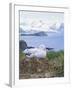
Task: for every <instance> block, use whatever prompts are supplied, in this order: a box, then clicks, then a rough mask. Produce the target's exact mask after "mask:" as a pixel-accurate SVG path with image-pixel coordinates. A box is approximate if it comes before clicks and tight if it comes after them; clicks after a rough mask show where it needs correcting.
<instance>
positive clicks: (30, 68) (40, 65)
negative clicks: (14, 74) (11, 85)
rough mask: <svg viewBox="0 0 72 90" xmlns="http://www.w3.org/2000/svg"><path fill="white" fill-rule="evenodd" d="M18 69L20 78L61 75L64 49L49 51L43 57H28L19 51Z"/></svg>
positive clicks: (62, 72)
mask: <svg viewBox="0 0 72 90" xmlns="http://www.w3.org/2000/svg"><path fill="white" fill-rule="evenodd" d="M19 70H20V74H19V75H20V76H19V77H20V79H24V78H50V77H63V76H64V51H50V52H48V53H47V56H46V58H45V59H37V58H35V57H33V58H30V59H29V58H27V57H26V56H25V54H24V53H22V51H20V56H19Z"/></svg>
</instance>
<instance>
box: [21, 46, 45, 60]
mask: <svg viewBox="0 0 72 90" xmlns="http://www.w3.org/2000/svg"><path fill="white" fill-rule="evenodd" d="M23 53H25V54H26V57H28V58H32V57H36V58H45V57H46V48H45V45H40V46H39V47H37V48H30V49H25V50H24V51H23Z"/></svg>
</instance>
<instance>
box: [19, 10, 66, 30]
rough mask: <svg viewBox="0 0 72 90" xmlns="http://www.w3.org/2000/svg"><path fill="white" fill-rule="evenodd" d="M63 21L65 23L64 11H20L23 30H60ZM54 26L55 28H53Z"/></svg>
mask: <svg viewBox="0 0 72 90" xmlns="http://www.w3.org/2000/svg"><path fill="white" fill-rule="evenodd" d="M61 23H64V13H58V12H34V11H20V27H21V28H22V29H23V30H28V31H31V30H35V31H46V32H47V31H48V32H58V31H57V30H58V28H59V27H60V25H61ZM52 26H53V27H55V29H51V28H50V27H52Z"/></svg>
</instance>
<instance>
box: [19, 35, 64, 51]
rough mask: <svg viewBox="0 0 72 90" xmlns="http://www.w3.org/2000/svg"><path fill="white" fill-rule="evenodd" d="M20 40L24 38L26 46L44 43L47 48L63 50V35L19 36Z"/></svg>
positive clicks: (36, 45)
mask: <svg viewBox="0 0 72 90" xmlns="http://www.w3.org/2000/svg"><path fill="white" fill-rule="evenodd" d="M20 40H24V41H25V42H26V43H27V45H28V46H33V47H38V46H39V45H41V44H44V45H45V46H46V47H47V48H54V50H56V51H58V50H64V37H63V36H52V37H50V36H20Z"/></svg>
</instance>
